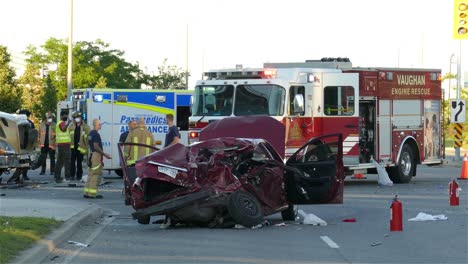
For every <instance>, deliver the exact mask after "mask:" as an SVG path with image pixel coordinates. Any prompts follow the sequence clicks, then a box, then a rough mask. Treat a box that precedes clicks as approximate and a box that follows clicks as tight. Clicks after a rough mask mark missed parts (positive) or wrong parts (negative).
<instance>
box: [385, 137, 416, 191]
mask: <svg viewBox="0 0 468 264" xmlns="http://www.w3.org/2000/svg"><path fill="white" fill-rule="evenodd" d="M415 170H416V162H415V160H414V153H413V150H412V149H411V147H410V146H409V145H408V144H405V145H404V146H403V148H402V149H401V153H400V159H399V160H398V164H397V166H396V167H394V168H391V169H390V170H389V176H390V179H391V180H392V181H393V182H394V183H408V182H410V181H411V177H412V176H413V174H414V172H415Z"/></svg>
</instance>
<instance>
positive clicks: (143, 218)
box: [137, 215, 151, 225]
mask: <svg viewBox="0 0 468 264" xmlns="http://www.w3.org/2000/svg"><path fill="white" fill-rule="evenodd" d="M150 219H151V216H149V215H145V216H140V217H138V218H137V221H138V223H139V224H142V225H147V224H149V223H150Z"/></svg>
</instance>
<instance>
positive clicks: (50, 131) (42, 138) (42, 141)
mask: <svg viewBox="0 0 468 264" xmlns="http://www.w3.org/2000/svg"><path fill="white" fill-rule="evenodd" d="M54 119H55V115H54V114H53V113H52V112H50V111H49V112H47V113H46V115H45V119H44V120H42V122H41V125H40V126H39V147H40V148H41V155H40V156H39V160H38V166H41V173H39V175H44V174H45V171H46V160H47V155H49V159H50V175H54V171H55V140H56V135H55V129H56V123H55V122H54Z"/></svg>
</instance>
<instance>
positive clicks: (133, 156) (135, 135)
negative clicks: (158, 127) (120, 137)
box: [125, 117, 154, 165]
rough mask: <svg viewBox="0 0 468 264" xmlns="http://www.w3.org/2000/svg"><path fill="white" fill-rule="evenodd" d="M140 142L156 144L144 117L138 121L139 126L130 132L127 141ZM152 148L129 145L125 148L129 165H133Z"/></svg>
mask: <svg viewBox="0 0 468 264" xmlns="http://www.w3.org/2000/svg"><path fill="white" fill-rule="evenodd" d="M130 142H131V143H140V144H145V145H150V146H154V136H153V134H151V133H150V132H149V131H148V129H147V128H146V125H145V119H144V118H143V117H142V118H140V119H139V120H138V122H137V127H136V128H135V129H133V130H132V131H130V133H128V136H127V139H126V140H125V143H130ZM151 152H152V150H151V149H150V148H145V147H140V146H127V147H126V148H125V157H126V160H127V165H133V164H135V162H136V161H137V160H138V159H139V158H141V157H143V156H146V155H148V154H150V153H151Z"/></svg>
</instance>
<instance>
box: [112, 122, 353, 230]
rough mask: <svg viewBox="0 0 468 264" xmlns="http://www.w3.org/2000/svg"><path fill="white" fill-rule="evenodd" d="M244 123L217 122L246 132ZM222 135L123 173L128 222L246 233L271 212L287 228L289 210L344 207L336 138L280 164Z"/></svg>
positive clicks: (264, 151)
mask: <svg viewBox="0 0 468 264" xmlns="http://www.w3.org/2000/svg"><path fill="white" fill-rule="evenodd" d="M243 119H245V118H227V119H224V120H223V121H222V122H225V123H231V124H229V125H228V127H229V126H234V127H241V126H242V127H243V128H242V129H245V126H243V125H245V122H242V121H241V120H243ZM248 119H250V121H248V122H247V123H249V122H252V120H258V121H257V122H253V123H254V124H258V123H263V124H265V123H267V122H268V121H265V119H269V120H270V121H269V122H276V123H278V124H280V123H279V122H278V121H276V120H274V119H272V118H270V117H266V116H256V117H248ZM219 122H221V121H219ZM213 127H216V126H215V124H213ZM207 129H210V127H209V126H208V127H207ZM268 129H269V131H270V133H271V134H272V135H280V137H281V135H284V127H283V126H282V125H281V124H280V126H274V125H273V126H270V127H268ZM281 129H282V131H281ZM217 131H219V130H217ZM251 131H253V132H252V134H254V133H255V129H252V130H251ZM257 132H258V131H257ZM223 133H224V132H223V131H219V134H220V136H221V137H219V138H212V139H208V140H205V141H200V142H198V143H195V144H192V145H190V146H184V145H182V144H176V145H173V146H170V147H167V148H165V149H162V150H159V151H155V152H153V153H151V154H150V155H148V156H145V157H143V158H141V159H140V160H138V161H137V162H136V164H135V166H134V167H127V166H126V165H124V172H125V173H124V181H125V184H126V191H125V196H126V202H127V204H131V205H132V206H133V208H134V209H135V212H134V213H133V217H134V218H135V219H137V220H138V222H139V223H142V224H148V223H149V222H150V217H151V216H152V215H166V216H167V217H168V218H170V219H171V224H172V225H174V224H177V223H183V224H195V225H200V226H209V227H228V226H233V225H234V224H241V225H243V226H247V227H251V226H254V225H257V224H259V223H260V222H261V221H262V220H263V217H264V216H267V215H271V214H274V213H278V212H282V215H283V218H284V219H285V220H294V217H295V214H294V206H293V205H296V204H318V203H342V202H343V180H344V168H343V160H342V157H343V155H342V141H343V139H342V135H341V134H331V135H325V136H322V137H318V138H314V139H311V140H309V141H308V142H307V143H306V144H305V145H304V146H302V147H301V148H299V150H298V151H297V152H296V153H295V154H293V155H292V156H291V157H290V158H289V159H288V161H287V163H286V164H285V163H284V161H283V159H282V157H281V156H280V155H279V153H278V151H277V150H276V149H275V147H273V145H272V144H270V143H269V142H268V141H266V140H264V139H259V138H235V137H222V135H223ZM280 140H284V137H282V138H281V139H280ZM131 145H132V143H122V144H120V148H119V149H120V152H119V153H120V158H121V159H120V160H121V162H122V163H123V164H126V163H125V159H124V155H123V152H124V150H125V147H128V146H131Z"/></svg>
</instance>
